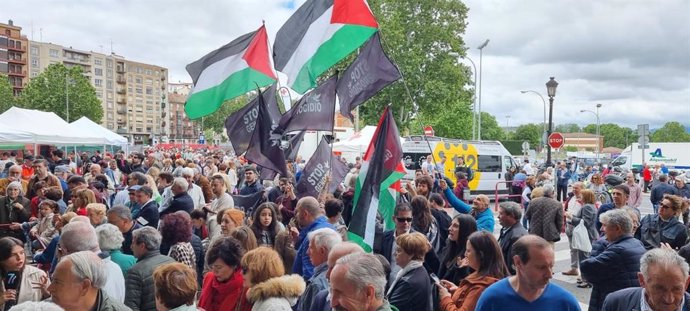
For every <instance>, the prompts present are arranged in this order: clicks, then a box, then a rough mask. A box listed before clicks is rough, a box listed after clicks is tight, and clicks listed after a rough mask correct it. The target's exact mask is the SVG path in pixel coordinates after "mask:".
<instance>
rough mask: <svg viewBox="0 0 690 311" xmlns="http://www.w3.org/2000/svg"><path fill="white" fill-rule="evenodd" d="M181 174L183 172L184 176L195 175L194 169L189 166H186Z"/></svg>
mask: <svg viewBox="0 0 690 311" xmlns="http://www.w3.org/2000/svg"><path fill="white" fill-rule="evenodd" d="M181 174H182V177H184V176H189V177H194V170H193V169H191V168H189V167H185V168H183V169H182V173H181Z"/></svg>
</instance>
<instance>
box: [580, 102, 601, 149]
mask: <svg viewBox="0 0 690 311" xmlns="http://www.w3.org/2000/svg"><path fill="white" fill-rule="evenodd" d="M599 108H601V104H597V111H596V112H594V111H592V110H586V109H583V110H580V113H582V112H591V113H593V114H594V116H596V117H597V162H599V154H600V152H601V151H600V149H599V148H601V143H600V142H599Z"/></svg>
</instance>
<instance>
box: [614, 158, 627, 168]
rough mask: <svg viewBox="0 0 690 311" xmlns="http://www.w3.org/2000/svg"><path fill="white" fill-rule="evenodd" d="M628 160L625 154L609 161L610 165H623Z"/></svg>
mask: <svg viewBox="0 0 690 311" xmlns="http://www.w3.org/2000/svg"><path fill="white" fill-rule="evenodd" d="M626 162H628V157H627V156H619V157H617V158H616V159H615V160H613V162H611V165H612V166H623V165H625V163H626Z"/></svg>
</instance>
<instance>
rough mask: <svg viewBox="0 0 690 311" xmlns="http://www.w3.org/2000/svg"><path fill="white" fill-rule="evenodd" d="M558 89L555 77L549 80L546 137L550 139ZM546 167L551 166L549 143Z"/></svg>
mask: <svg viewBox="0 0 690 311" xmlns="http://www.w3.org/2000/svg"><path fill="white" fill-rule="evenodd" d="M557 87H558V82H556V80H554V77H551V78H549V81H548V82H546V94H548V95H549V131H548V134H549V135H547V136H546V137H547V139H548V137H549V136H551V131H552V129H553V98H554V97H556V88H557ZM546 150H547V151H546V165H547V167H548V166H551V144H549V143H548V142H547V144H546Z"/></svg>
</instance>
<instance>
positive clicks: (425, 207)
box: [410, 195, 441, 254]
mask: <svg viewBox="0 0 690 311" xmlns="http://www.w3.org/2000/svg"><path fill="white" fill-rule="evenodd" d="M410 206H411V207H412V229H414V230H415V231H417V232H419V233H421V234H424V235H425V236H426V238H427V239H428V240H429V242H430V243H431V246H432V249H433V250H434V252H435V253H437V254H438V252H440V251H441V235H440V234H439V228H438V223H437V222H436V218H434V216H433V215H432V214H431V209H430V208H429V201H428V200H427V198H426V197H424V196H421V195H416V196H414V197H413V198H412V200H411V201H410Z"/></svg>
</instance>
